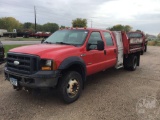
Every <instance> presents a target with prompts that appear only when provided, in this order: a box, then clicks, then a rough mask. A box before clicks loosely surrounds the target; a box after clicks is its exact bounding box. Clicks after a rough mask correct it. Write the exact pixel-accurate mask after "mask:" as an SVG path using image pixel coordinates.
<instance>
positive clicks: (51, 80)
mask: <svg viewBox="0 0 160 120" xmlns="http://www.w3.org/2000/svg"><path fill="white" fill-rule="evenodd" d="M59 73H60V72H59V71H58V70H57V71H38V72H36V73H35V74H32V75H25V74H20V73H15V72H12V71H9V70H8V69H7V68H6V67H5V69H4V74H5V78H6V80H8V81H10V78H14V79H16V80H17V82H18V86H20V87H28V88H48V87H55V86H56V85H57V83H58V78H59Z"/></svg>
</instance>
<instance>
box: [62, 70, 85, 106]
mask: <svg viewBox="0 0 160 120" xmlns="http://www.w3.org/2000/svg"><path fill="white" fill-rule="evenodd" d="M59 92H60V96H61V98H62V99H63V101H64V102H65V103H72V102H74V101H76V100H77V99H78V98H79V96H80V94H81V92H82V77H81V75H80V74H79V73H78V72H75V71H69V72H67V73H66V74H64V76H63V77H62V79H60V82H59Z"/></svg>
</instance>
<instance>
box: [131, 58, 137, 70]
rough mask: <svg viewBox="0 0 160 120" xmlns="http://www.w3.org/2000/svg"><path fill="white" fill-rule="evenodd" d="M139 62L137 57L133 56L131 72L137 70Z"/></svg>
mask: <svg viewBox="0 0 160 120" xmlns="http://www.w3.org/2000/svg"><path fill="white" fill-rule="evenodd" d="M137 60H138V59H137V56H132V65H131V67H130V70H131V71H134V70H136V68H137Z"/></svg>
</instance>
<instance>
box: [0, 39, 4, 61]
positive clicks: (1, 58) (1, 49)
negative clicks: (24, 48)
mask: <svg viewBox="0 0 160 120" xmlns="http://www.w3.org/2000/svg"><path fill="white" fill-rule="evenodd" d="M4 56H5V55H4V47H3V44H2V43H1V41H0V64H1V63H3V62H4Z"/></svg>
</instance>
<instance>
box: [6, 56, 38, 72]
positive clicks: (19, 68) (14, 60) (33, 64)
mask: <svg viewBox="0 0 160 120" xmlns="http://www.w3.org/2000/svg"><path fill="white" fill-rule="evenodd" d="M39 62H40V58H39V57H38V56H34V55H28V54H20V53H8V54H7V69H8V70H10V71H13V72H17V73H23V74H33V73H35V72H36V71H38V70H39Z"/></svg>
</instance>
